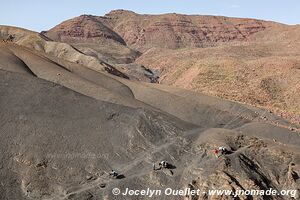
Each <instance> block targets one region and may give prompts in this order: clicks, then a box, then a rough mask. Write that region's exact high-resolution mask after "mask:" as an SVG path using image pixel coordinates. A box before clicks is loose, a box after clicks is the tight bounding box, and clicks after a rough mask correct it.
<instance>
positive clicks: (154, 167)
mask: <svg viewBox="0 0 300 200" xmlns="http://www.w3.org/2000/svg"><path fill="white" fill-rule="evenodd" d="M153 170H154V171H155V170H156V169H155V163H153Z"/></svg>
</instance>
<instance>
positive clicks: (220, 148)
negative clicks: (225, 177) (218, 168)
mask: <svg viewBox="0 0 300 200" xmlns="http://www.w3.org/2000/svg"><path fill="white" fill-rule="evenodd" d="M219 152H220V153H221V154H225V153H226V152H227V149H226V148H225V147H224V146H220V147H219Z"/></svg>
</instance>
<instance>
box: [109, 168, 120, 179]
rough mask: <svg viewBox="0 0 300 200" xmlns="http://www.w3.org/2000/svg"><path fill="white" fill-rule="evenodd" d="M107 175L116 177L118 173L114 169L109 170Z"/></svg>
mask: <svg viewBox="0 0 300 200" xmlns="http://www.w3.org/2000/svg"><path fill="white" fill-rule="evenodd" d="M109 175H110V176H111V177H113V178H117V176H118V173H117V172H116V171H115V170H111V172H109Z"/></svg>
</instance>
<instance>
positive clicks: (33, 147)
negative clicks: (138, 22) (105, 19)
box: [0, 43, 300, 200]
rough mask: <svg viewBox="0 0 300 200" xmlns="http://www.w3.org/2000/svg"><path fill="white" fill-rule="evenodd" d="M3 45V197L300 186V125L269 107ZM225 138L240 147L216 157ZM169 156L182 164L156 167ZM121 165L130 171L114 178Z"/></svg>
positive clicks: (84, 199)
mask: <svg viewBox="0 0 300 200" xmlns="http://www.w3.org/2000/svg"><path fill="white" fill-rule="evenodd" d="M0 47H1V48H0V97H1V98H0V110H1V112H0V142H1V145H0V152H1V153H0V160H1V162H0V185H1V187H0V199H18V200H19V199H20V200H21V199H36V200H41V199H43V200H44V199H45V200H46V199H53V200H63V199H73V200H75V199H80V200H91V199H93V200H98V199H133V198H132V197H131V196H113V195H112V194H111V189H112V188H114V187H118V188H120V189H121V190H124V189H125V188H126V187H129V188H131V189H144V188H147V187H150V188H151V189H156V188H160V189H162V188H166V187H171V188H174V189H175V188H186V187H193V188H195V189H197V188H199V189H201V191H207V190H208V189H213V188H218V189H233V190H237V189H240V188H245V189H268V188H270V187H272V188H276V189H278V190H280V189H287V188H288V189H298V190H299V189H300V184H299V178H298V174H299V172H300V168H299V165H300V159H299V152H300V151H299V144H300V139H299V132H297V131H291V130H289V126H291V124H290V123H289V122H287V121H285V120H283V119H281V118H278V117H276V116H274V115H272V114H271V113H269V112H267V111H266V110H262V109H258V108H254V107H251V106H247V105H243V104H238V103H234V102H229V101H224V100H220V99H217V98H213V97H209V96H205V95H200V94H196V93H193V92H189V91H186V90H183V89H176V88H172V87H168V86H162V85H156V84H145V83H140V82H134V81H130V80H126V79H122V78H119V77H116V76H113V75H110V74H105V73H101V72H96V71H93V70H91V69H89V68H87V67H84V66H82V65H77V64H74V63H69V62H67V61H64V60H60V59H59V58H55V57H53V56H50V55H46V54H43V53H40V52H36V51H34V50H30V49H27V48H24V47H21V46H18V45H13V44H11V43H1V46H0ZM105 83H106V84H105ZM275 125H276V126H275ZM220 145H224V146H226V147H227V149H228V150H230V153H229V154H227V155H225V156H222V157H220V158H216V157H215V156H214V155H213V149H214V148H217V147H218V146H220ZM161 160H168V161H169V162H170V163H172V164H173V165H174V166H175V167H176V168H175V169H172V171H170V170H168V169H164V170H158V171H153V169H152V164H153V163H154V162H155V163H157V162H158V161H161ZM111 169H115V170H117V171H118V172H120V173H121V174H123V175H124V178H122V179H111V178H109V176H108V172H109V171H110V170H111ZM187 198H189V199H207V198H206V197H205V196H194V197H191V196H190V197H187ZM211 198H215V199H230V198H231V197H225V196H223V197H211ZM242 198H243V197H240V199H242ZM250 198H251V197H250ZM295 198H296V199H297V198H298V197H295ZM137 199H143V197H137ZM144 199H146V197H145V198H144ZM153 199H170V200H171V199H172V200H173V199H184V197H181V196H177V197H174V196H163V197H161V196H156V197H154V198H153ZM253 199H255V197H253ZM270 199H289V197H286V196H285V197H280V196H279V197H277V196H275V197H272V198H270Z"/></svg>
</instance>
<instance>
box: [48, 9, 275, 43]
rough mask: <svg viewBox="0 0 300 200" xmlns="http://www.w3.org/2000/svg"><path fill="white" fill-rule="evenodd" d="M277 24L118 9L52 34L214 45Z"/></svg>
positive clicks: (76, 20)
mask: <svg viewBox="0 0 300 200" xmlns="http://www.w3.org/2000/svg"><path fill="white" fill-rule="evenodd" d="M272 24H275V23H273V22H266V21H262V20H255V19H239V18H228V17H221V16H220V17H216V16H200V15H179V14H164V15H139V14H136V13H134V12H131V11H126V10H115V11H112V12H110V13H108V14H106V15H105V16H104V17H96V16H90V15H83V16H80V17H77V18H74V19H71V20H68V21H65V22H63V23H62V24H60V25H58V26H56V27H54V28H53V29H51V30H50V31H48V32H47V35H48V36H49V37H51V36H52V38H54V37H57V38H59V39H60V40H69V39H77V40H86V39H90V38H93V39H95V38H97V39H101V40H103V39H104V40H105V39H111V40H114V41H117V42H120V43H124V44H125V43H126V44H127V45H130V46H133V47H135V48H139V49H140V48H150V47H163V48H172V49H175V48H180V47H202V46H215V45H217V44H218V43H224V42H234V41H247V40H248V39H249V37H250V36H251V35H253V34H255V33H258V32H261V31H263V30H265V29H267V28H268V27H270V26H272Z"/></svg>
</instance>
